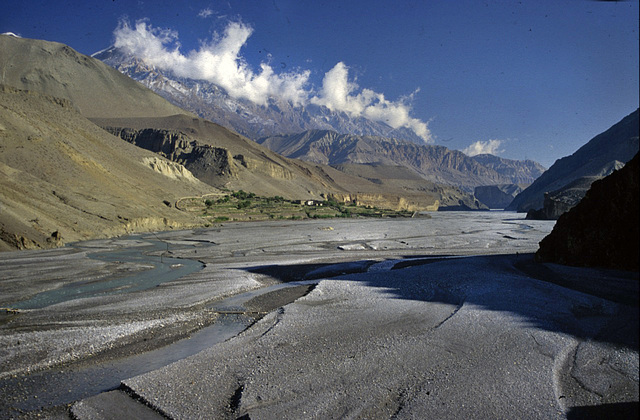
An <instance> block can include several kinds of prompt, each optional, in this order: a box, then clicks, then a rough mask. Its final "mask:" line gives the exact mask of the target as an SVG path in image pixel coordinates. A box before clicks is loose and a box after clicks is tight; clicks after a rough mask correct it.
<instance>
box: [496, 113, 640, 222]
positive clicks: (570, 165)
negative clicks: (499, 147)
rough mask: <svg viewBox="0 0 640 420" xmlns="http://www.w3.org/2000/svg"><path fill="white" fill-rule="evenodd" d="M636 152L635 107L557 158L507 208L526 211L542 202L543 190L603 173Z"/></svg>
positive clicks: (547, 190)
mask: <svg viewBox="0 0 640 420" xmlns="http://www.w3.org/2000/svg"><path fill="white" fill-rule="evenodd" d="M637 152H638V110H635V111H634V112H632V113H631V114H629V115H628V116H626V117H625V118H623V119H622V120H621V121H620V122H618V123H617V124H615V125H614V126H612V127H611V128H609V129H608V130H607V131H605V132H604V133H601V134H598V135H597V136H595V137H594V138H593V139H591V140H590V141H589V142H588V143H587V144H585V145H584V146H582V147H581V148H580V149H578V150H577V151H576V152H575V153H574V154H572V155H571V156H567V157H564V158H562V159H559V160H557V161H556V162H555V163H554V164H553V165H552V166H551V168H549V169H548V170H547V171H546V172H545V173H543V174H542V175H541V176H540V178H538V179H537V180H536V181H535V182H534V183H533V184H532V185H531V186H529V188H527V189H526V190H524V191H523V192H522V193H520V194H518V195H517V196H516V198H514V200H513V201H512V202H511V204H510V205H509V207H507V210H517V211H520V212H526V211H528V210H531V209H535V210H537V209H540V208H542V206H543V201H544V193H545V192H550V191H556V190H559V189H561V188H562V187H564V186H565V185H567V184H569V183H570V182H572V181H574V180H576V179H578V178H581V177H587V176H600V177H601V176H606V175H608V173H610V170H611V168H615V167H616V161H618V162H621V163H626V162H628V161H629V160H631V158H632V157H633V156H634V155H635V154H636V153H637Z"/></svg>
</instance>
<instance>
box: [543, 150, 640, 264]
mask: <svg viewBox="0 0 640 420" xmlns="http://www.w3.org/2000/svg"><path fill="white" fill-rule="evenodd" d="M638 165H639V162H638V154H636V156H635V157H634V158H633V159H632V160H631V161H629V162H628V163H627V164H626V165H625V167H624V168H622V169H620V170H619V171H616V172H614V173H612V174H611V175H609V176H607V177H606V178H603V179H601V180H598V181H595V182H594V183H593V184H591V189H589V191H588V192H587V194H586V195H585V197H584V198H583V199H582V201H580V203H578V205H577V206H575V207H574V208H573V209H571V210H570V211H569V212H567V213H565V214H563V215H562V216H560V218H559V219H558V222H557V223H556V225H555V227H554V229H553V231H552V232H551V233H550V234H549V235H548V236H546V237H545V238H544V239H543V240H542V242H540V249H539V250H538V252H537V253H536V259H537V260H539V261H544V262H557V263H560V264H568V265H578V266H595V267H609V268H619V269H625V270H638V258H639V256H640V247H639V243H640V235H639V233H638V225H639V224H640V222H639V221H638V215H639V214H640V208H639V206H638V191H639V185H638V180H639V176H640V171H639V166H638Z"/></svg>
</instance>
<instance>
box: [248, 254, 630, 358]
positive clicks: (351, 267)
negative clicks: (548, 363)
mask: <svg viewBox="0 0 640 420" xmlns="http://www.w3.org/2000/svg"><path fill="white" fill-rule="evenodd" d="M374 263H375V261H371V260H362V261H353V262H341V263H336V264H331V263H327V264H293V265H266V266H255V267H249V268H247V271H249V272H252V273H259V274H263V275H268V276H271V277H273V278H275V279H277V280H279V281H282V282H291V281H300V280H312V279H328V278H331V279H333V280H345V281H347V280H348V281H360V282H364V283H365V284H366V285H367V286H369V287H379V288H383V289H384V292H385V293H389V294H391V295H392V296H393V297H395V298H398V299H408V300H419V301H425V302H440V303H446V304H451V305H455V306H458V305H461V304H462V303H465V304H473V305H476V306H480V307H483V308H485V309H487V310H491V311H502V312H510V313H513V314H516V315H518V316H520V317H522V320H523V322H524V323H526V324H527V325H530V326H533V327H537V328H541V329H545V330H548V331H555V332H559V333H565V334H570V335H572V336H575V337H578V338H582V339H593V340H595V341H600V342H604V343H610V344H614V345H621V346H625V347H627V348H631V349H635V350H637V349H638V341H639V340H638V328H639V322H638V321H639V313H638V292H637V290H638V280H637V273H628V272H612V271H607V270H596V269H575V270H574V269H573V268H570V267H563V270H562V274H559V273H558V272H557V271H554V270H552V269H550V268H549V267H547V266H545V265H542V264H538V263H535V262H534V261H533V254H520V255H518V254H515V255H492V256H474V257H455V258H452V257H446V256H429V257H425V258H415V256H413V257H411V258H407V259H404V260H401V261H399V262H396V263H395V265H394V266H393V267H392V268H391V267H389V268H391V269H390V270H389V269H387V270H385V271H371V272H368V271H367V270H369V268H370V267H371V266H372V265H373V264H374ZM567 273H575V275H573V274H569V275H567ZM585 273H586V274H585ZM574 277H575V278H574ZM612 278H614V280H615V281H614V282H612V283H611V284H612V285H613V286H612V287H610V286H609V285H607V284H603V282H608V281H610V280H611V279H612ZM576 279H582V282H580V281H577V280H576ZM630 290H635V293H633V292H629V291H630ZM599 298H601V299H607V300H608V301H609V304H607V302H606V301H603V300H601V299H599ZM611 302H615V303H617V304H616V305H615V310H614V311H613V312H612V310H611V309H607V308H610V307H611V306H610V305H611Z"/></svg>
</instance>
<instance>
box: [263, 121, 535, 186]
mask: <svg viewBox="0 0 640 420" xmlns="http://www.w3.org/2000/svg"><path fill="white" fill-rule="evenodd" d="M257 141H258V143H260V144H262V145H264V146H266V147H268V148H269V149H271V150H273V151H275V152H277V153H280V154H282V155H284V156H287V157H290V158H296V159H301V160H306V161H309V162H315V163H321V164H325V165H332V166H335V165H340V164H345V163H360V164H362V163H366V164H370V163H377V164H382V165H391V166H393V165H400V166H404V167H407V168H410V169H412V170H413V171H415V172H416V173H417V174H419V175H420V176H421V177H423V178H424V179H427V180H430V181H432V182H436V183H444V184H447V185H454V186H459V187H461V188H463V189H465V190H466V191H469V192H473V189H474V188H475V187H477V186H483V185H497V184H530V183H532V182H533V181H534V180H535V179H536V178H537V177H538V176H539V175H540V174H541V173H542V172H544V167H542V166H541V165H539V164H537V163H535V162H532V161H524V162H522V161H515V160H509V159H503V158H499V157H497V156H492V155H484V156H480V157H478V158H477V159H476V158H472V157H469V156H467V155H465V154H464V153H462V152H460V151H457V150H450V149H447V148H446V147H444V146H432V145H426V144H421V145H419V144H415V143H412V142H408V141H403V140H397V139H389V138H384V137H379V136H359V135H349V134H339V133H337V132H335V131H329V130H310V131H305V132H303V133H298V134H292V135H278V136H271V137H264V138H261V139H258V140H257ZM483 162H486V164H485V163H483Z"/></svg>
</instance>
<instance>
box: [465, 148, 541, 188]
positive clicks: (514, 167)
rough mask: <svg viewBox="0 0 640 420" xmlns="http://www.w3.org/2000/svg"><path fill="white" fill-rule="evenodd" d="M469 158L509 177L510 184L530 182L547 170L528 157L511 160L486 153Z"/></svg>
mask: <svg viewBox="0 0 640 420" xmlns="http://www.w3.org/2000/svg"><path fill="white" fill-rule="evenodd" d="M471 159H473V160H475V161H476V162H478V163H480V164H482V165H484V166H486V167H487V168H491V169H493V170H494V171H496V172H498V173H499V174H500V175H504V176H507V177H509V178H510V179H511V183H512V184H531V183H532V182H533V181H535V180H536V179H538V178H539V177H540V175H542V173H543V172H544V171H546V170H547V168H545V167H544V166H542V165H540V164H539V163H538V162H534V161H532V160H528V159H526V160H512V159H505V158H501V157H499V156H495V155H490V154H486V153H485V154H480V155H475V156H472V157H471Z"/></svg>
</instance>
